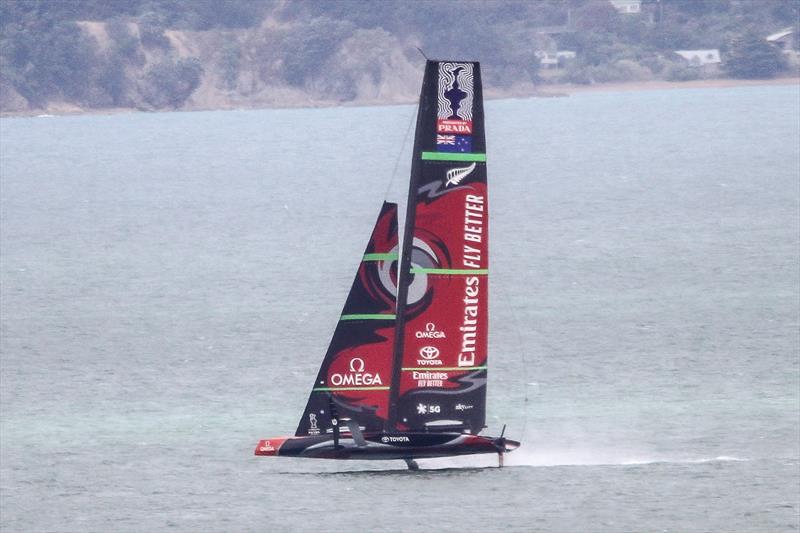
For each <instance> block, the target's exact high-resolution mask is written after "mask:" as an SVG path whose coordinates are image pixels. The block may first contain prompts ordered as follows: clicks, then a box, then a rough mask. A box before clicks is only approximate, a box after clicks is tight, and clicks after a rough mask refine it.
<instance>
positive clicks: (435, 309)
mask: <svg viewBox="0 0 800 533" xmlns="http://www.w3.org/2000/svg"><path fill="white" fill-rule="evenodd" d="M486 175H487V174H486V139H485V133H484V113H483V90H482V86H481V72H480V64H479V63H477V62H469V61H432V60H428V61H427V63H426V66H425V75H424V78H423V82H422V91H421V95H420V101H419V110H418V112H417V122H416V133H415V139H414V148H413V159H412V164H411V176H410V183H409V192H408V202H407V204H406V205H407V207H406V216H405V227H404V228H403V240H402V244H401V243H400V241H399V236H398V234H399V228H398V219H397V204H394V203H388V202H385V203H384V204H383V206H382V207H381V210H380V213H379V215H378V218H377V221H376V223H375V226H374V228H373V230H372V235H371V237H370V239H369V242H368V244H367V247H366V249H365V251H364V254H363V256H362V258H361V263H360V265H359V268H358V272H357V273H356V276H355V280H354V281H353V285H352V287H351V289H350V293H349V295H348V297H347V301H346V302H345V304H344V309H343V310H342V314H341V316H340V317H339V322H338V324H337V326H336V330H335V331H334V334H333V338H332V339H331V343H330V345H329V347H328V351H327V353H326V354H325V358H324V359H323V361H322V365H321V367H320V369H319V372H318V374H317V376H316V379H315V380H314V383H313V385H312V387H311V393H310V395H309V398H308V403H307V404H306V407H305V410H304V411H303V414H302V415H301V417H300V422H299V424H298V426H297V430H296V431H295V435H294V436H293V437H278V438H270V439H263V440H261V441H259V443H258V445H257V446H256V450H255V454H256V455H262V456H290V457H309V458H325V459H402V460H404V461H405V462H406V463H407V465H408V467H409V468H410V469H416V468H417V464H416V461H415V460H416V459H418V458H430V457H445V456H455V455H469V454H483V453H496V454H497V455H498V460H499V463H500V465H501V466H502V461H503V454H504V453H507V452H510V451H512V450H515V449H516V448H517V447H519V445H520V443H519V442H517V441H513V440H510V439H507V438H505V437H504V433H505V426H504V427H503V432H501V434H500V436H499V437H491V436H485V435H481V434H480V433H481V431H482V430H483V429H485V427H486V379H487V371H488V342H487V341H488V325H489V306H488V299H489V294H488V292H489V279H488V276H489V209H488V208H489V204H488V188H487V178H486Z"/></svg>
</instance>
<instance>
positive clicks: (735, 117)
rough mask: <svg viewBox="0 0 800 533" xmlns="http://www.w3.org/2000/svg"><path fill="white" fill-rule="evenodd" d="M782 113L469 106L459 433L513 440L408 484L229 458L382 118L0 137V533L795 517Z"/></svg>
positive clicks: (280, 417) (367, 193) (375, 164)
mask: <svg viewBox="0 0 800 533" xmlns="http://www.w3.org/2000/svg"><path fill="white" fill-rule="evenodd" d="M799 102H800V92H799V91H798V87H796V86H784V87H775V86H772V87H749V88H734V89H713V90H712V89H708V90H673V91H653V92H644V93H618V94H617V93H608V94H583V95H576V96H573V97H570V98H558V99H534V100H516V101H512V100H506V101H493V102H489V103H488V104H487V121H488V128H489V130H488V142H489V158H490V159H489V173H490V174H489V176H490V180H491V187H492V189H491V213H492V216H493V219H492V220H493V226H492V242H491V245H492V267H491V268H492V272H493V274H492V277H491V283H492V291H493V292H492V301H491V309H492V317H491V320H492V331H491V341H490V343H491V353H492V367H491V370H490V373H489V376H490V383H489V411H490V418H489V420H490V426H491V427H490V432H491V433H496V432H497V431H499V428H500V427H501V426H502V424H503V423H508V424H509V429H508V435H509V436H511V437H513V438H520V439H521V440H523V448H521V449H520V450H518V451H517V452H515V453H514V454H511V455H509V457H508V463H510V464H511V467H510V468H505V469H502V470H498V469H489V468H476V467H477V466H482V465H483V466H485V465H492V464H494V458H492V457H483V458H467V459H459V460H458V461H456V460H438V461H429V462H427V463H426V462H423V466H426V467H428V468H437V469H439V470H428V471H422V472H417V473H412V472H406V471H405V470H404V465H402V464H395V463H391V462H388V463H358V462H325V461H316V462H315V461H303V460H285V459H269V458H255V457H253V455H252V453H253V449H254V446H255V443H256V441H257V440H258V439H259V438H261V437H268V436H276V435H281V434H286V433H291V432H292V431H293V430H294V428H295V426H296V422H297V417H298V416H299V414H300V411H301V409H302V407H303V405H304V402H305V398H306V394H307V392H308V389H309V387H310V385H311V380H312V379H313V375H314V373H315V372H316V368H317V365H318V363H319V361H320V359H321V357H322V355H323V353H324V350H325V348H326V346H327V342H328V337H329V335H330V334H331V333H332V331H333V327H334V325H335V322H336V319H337V317H338V313H339V311H340V309H341V305H342V303H343V301H344V297H345V292H346V290H347V288H348V287H349V284H350V280H351V276H352V274H353V272H354V269H355V267H356V264H357V261H358V258H359V257H360V254H361V252H362V250H363V246H364V242H365V240H366V238H367V236H368V233H369V231H370V229H371V224H372V221H373V220H374V217H375V215H376V213H377V210H378V208H379V206H380V202H381V200H382V199H383V195H384V191H385V190H386V187H387V184H388V182H389V177H390V176H391V175H392V172H393V169H394V166H395V162H396V157H397V154H398V146H399V145H400V144H401V143H402V140H403V137H404V135H405V133H406V128H407V126H408V124H409V120H410V118H411V116H412V115H413V109H412V108H411V107H408V106H400V107H383V108H350V109H318V110H265V111H234V112H204V113H173V114H130V115H115V116H81V117H56V118H39V119H37V118H13V119H3V120H2V123H0V142H1V143H2V144H0V148H1V150H0V202H1V204H0V207H2V211H1V212H0V239H1V240H0V245H1V249H0V250H1V251H2V260H1V263H0V276H2V277H0V281H1V282H2V285H1V289H2V294H1V296H2V298H1V299H0V312H1V313H0V314H1V317H0V318H1V319H2V321H1V322H0V323H1V324H2V340H1V341H0V348H2V359H1V360H0V364H1V370H2V374H1V378H0V379H1V380H2V383H1V385H2V386H1V387H0V410H1V414H2V423H1V426H0V524H1V525H2V527H1V529H2V530H3V531H4V532H12V531H155V530H176V531H267V530H280V531H303V530H311V529H322V530H333V529H340V530H353V531H356V530H359V531H424V530H427V531H457V530H458V531H460V530H464V529H470V530H485V531H486V530H488V531H499V530H504V531H559V532H560V531H609V532H616V531H626V530H632V531H712V530H713V531H723V530H724V531H727V530H731V531H792V530H797V529H798V527H799V525H798V524H800V519H798V512H800V496H798V494H799V493H800V487H799V486H798V484H799V483H800V422H799V421H798V419H799V417H800V400H799V399H798V396H799V393H798V386H799V385H800V371H799V368H798V365H799V360H800V354H799V353H798V351H799V350H800V323H799V322H800V319H799V316H798V313H799V312H800V311H799V308H800V258H799V257H798V255H799V254H800V252H799V251H798V250H799V248H800V207H799V206H800V185H799V183H800V155H798V141H799V140H800V104H799ZM409 160H410V156H408V147H406V153H404V154H403V156H402V157H401V159H400V165H399V168H398V171H397V174H398V179H397V180H395V182H394V185H393V186H392V187H391V188H390V193H389V194H390V196H392V197H394V198H400V197H403V196H404V190H403V189H404V187H405V176H407V172H408V167H409ZM526 397H527V399H528V401H527V402H525V398H526Z"/></svg>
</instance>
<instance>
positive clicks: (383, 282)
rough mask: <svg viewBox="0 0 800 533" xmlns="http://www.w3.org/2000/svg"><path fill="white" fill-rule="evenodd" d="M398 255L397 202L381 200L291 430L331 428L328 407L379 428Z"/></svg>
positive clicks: (388, 374) (384, 411)
mask: <svg viewBox="0 0 800 533" xmlns="http://www.w3.org/2000/svg"><path fill="white" fill-rule="evenodd" d="M397 260H398V240H397V204H392V203H388V202H385V203H384V204H383V207H382V209H381V212H380V215H379V216H378V220H377V222H376V223H375V228H374V229H373V231H372V236H371V237H370V240H369V244H368V245H367V248H366V250H365V252H364V255H363V257H362V260H361V264H360V265H359V268H358V273H357V274H356V278H355V280H354V281H353V285H352V287H351V288H350V293H349V295H348V297H347V302H346V303H345V305H344V309H343V310H342V314H341V316H340V318H339V323H338V325H337V326H336V330H335V331H334V334H333V338H332V339H331V343H330V346H329V347H328V352H327V354H326V355H325V359H324V360H323V362H322V366H321V367H320V370H319V373H318V375H317V378H316V380H315V381H314V385H313V387H312V390H311V395H310V396H309V399H308V404H307V405H306V409H305V411H304V412H303V416H302V417H301V418H300V423H299V425H298V427H297V432H296V433H295V435H298V436H301V435H302V436H305V435H320V434H325V433H330V432H332V430H333V423H332V419H331V412H332V410H334V411H335V412H336V413H337V414H338V416H340V417H342V418H351V419H353V420H355V421H357V422H358V424H359V425H360V426H361V427H363V428H365V430H366V431H381V430H382V429H383V428H384V426H385V423H386V419H387V417H388V408H389V391H390V387H391V379H392V349H393V346H394V336H395V320H396V317H395V313H396V309H395V301H396V286H397Z"/></svg>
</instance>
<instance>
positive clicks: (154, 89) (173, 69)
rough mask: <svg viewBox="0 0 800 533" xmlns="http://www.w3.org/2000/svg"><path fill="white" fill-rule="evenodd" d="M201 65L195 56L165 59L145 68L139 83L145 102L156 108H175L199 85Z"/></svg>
mask: <svg viewBox="0 0 800 533" xmlns="http://www.w3.org/2000/svg"><path fill="white" fill-rule="evenodd" d="M202 75H203V67H202V66H201V65H200V61H199V60H198V59H197V58H196V57H189V58H182V59H179V60H178V61H177V62H174V63H173V62H172V61H171V60H169V59H165V60H162V61H160V62H159V63H156V64H155V65H153V66H151V67H150V68H148V69H147V72H146V73H145V75H144V79H143V80H142V84H141V91H142V96H143V97H144V100H145V102H147V103H148V104H150V105H151V106H153V107H154V108H156V109H159V108H164V107H173V108H177V107H179V106H180V105H181V104H183V103H184V102H185V101H186V99H187V98H189V96H191V94H192V92H194V90H195V89H197V87H198V86H199V85H200V78H201V76H202Z"/></svg>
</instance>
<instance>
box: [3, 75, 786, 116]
mask: <svg viewBox="0 0 800 533" xmlns="http://www.w3.org/2000/svg"><path fill="white" fill-rule="evenodd" d="M765 85H770V86H771V85H797V86H800V77H788V78H771V79H759V80H742V79H733V78H717V79H707V80H691V81H666V80H651V81H631V82H619V83H597V84H592V85H577V84H552V85H536V86H535V85H533V84H525V85H522V86H519V87H516V88H511V89H506V90H491V89H490V90H487V91H486V92H487V93H488V94H487V95H486V99H487V100H503V99H510V98H513V99H526V98H558V97H567V96H571V95H574V94H582V93H617V92H620V93H623V92H643V91H660V90H673V89H723V88H731V87H754V86H765ZM414 102H415V100H414V101H412V100H409V101H407V102H406V101H394V102H375V101H353V102H324V101H318V102H309V101H302V102H301V101H298V102H296V103H295V104H289V103H283V104H280V105H274V106H265V105H257V104H256V105H246V104H242V105H230V104H227V105H226V104H223V105H220V106H216V107H207V106H191V105H189V106H186V107H184V108H181V109H171V110H168V109H158V110H152V111H146V110H142V109H139V108H136V107H114V108H81V107H79V106H77V105H74V104H68V103H64V102H54V103H52V104H51V106H50V107H48V108H45V109H33V110H26V111H3V112H0V118H15V117H56V116H77V115H117V114H122V113H171V112H192V111H233V110H257V109H297V108H312V109H313V108H318V107H337V106H340V107H370V106H383V105H407V104H413V103H414Z"/></svg>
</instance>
